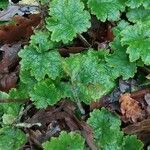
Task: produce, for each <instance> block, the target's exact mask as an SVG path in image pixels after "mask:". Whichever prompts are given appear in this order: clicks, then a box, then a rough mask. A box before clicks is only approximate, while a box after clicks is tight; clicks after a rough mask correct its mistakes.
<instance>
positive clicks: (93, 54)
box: [63, 50, 114, 104]
mask: <svg viewBox="0 0 150 150" xmlns="http://www.w3.org/2000/svg"><path fill="white" fill-rule="evenodd" d="M100 54H101V52H98V51H94V50H89V51H88V52H86V53H85V54H76V55H72V56H70V57H69V58H66V59H65V60H64V61H63V69H64V72H65V73H66V74H67V75H68V76H69V77H70V79H71V84H72V91H73V95H74V97H75V99H79V100H81V101H83V102H85V103H87V104H89V103H90V102H91V101H93V100H97V99H99V98H100V97H101V96H103V95H104V94H106V93H108V92H109V91H110V90H111V89H112V88H113V87H114V82H113V80H112V78H111V70H109V69H110V68H109V67H108V66H106V65H105V63H104V62H103V61H104V59H102V60H101V59H100Z"/></svg>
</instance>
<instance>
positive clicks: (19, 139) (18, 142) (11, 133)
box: [0, 127, 26, 150]
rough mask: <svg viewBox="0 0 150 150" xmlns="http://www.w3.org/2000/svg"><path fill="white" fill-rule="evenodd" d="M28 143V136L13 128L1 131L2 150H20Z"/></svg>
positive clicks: (0, 142)
mask: <svg viewBox="0 0 150 150" xmlns="http://www.w3.org/2000/svg"><path fill="white" fill-rule="evenodd" d="M25 142H26V135H25V134H24V133H23V132H22V131H21V130H20V129H16V128H11V127H4V128H1V129H0V150H20V149H21V148H22V146H23V145H24V144H25Z"/></svg>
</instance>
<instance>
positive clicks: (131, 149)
mask: <svg viewBox="0 0 150 150" xmlns="http://www.w3.org/2000/svg"><path fill="white" fill-rule="evenodd" d="M123 142H124V143H123V150H142V149H143V146H144V144H143V143H142V142H141V141H140V140H138V139H137V137H136V136H135V135H131V136H126V137H125V138H124V141H123Z"/></svg>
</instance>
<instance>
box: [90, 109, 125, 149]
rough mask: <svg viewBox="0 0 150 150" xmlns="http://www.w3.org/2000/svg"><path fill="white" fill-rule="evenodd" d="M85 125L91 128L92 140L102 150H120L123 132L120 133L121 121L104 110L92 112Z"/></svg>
mask: <svg viewBox="0 0 150 150" xmlns="http://www.w3.org/2000/svg"><path fill="white" fill-rule="evenodd" d="M87 123H88V124H89V125H90V126H91V127H92V129H93V132H94V139H95V142H96V144H97V146H98V148H101V149H103V150H109V149H111V150H120V149H121V145H122V139H123V132H120V125H121V121H120V120H119V118H118V117H117V116H116V115H114V114H112V113H111V112H109V111H107V110H106V109H105V108H102V109H101V110H94V111H93V112H92V113H91V114H90V118H89V119H88V121H87Z"/></svg>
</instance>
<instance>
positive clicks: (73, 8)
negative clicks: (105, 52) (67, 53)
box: [46, 0, 91, 43]
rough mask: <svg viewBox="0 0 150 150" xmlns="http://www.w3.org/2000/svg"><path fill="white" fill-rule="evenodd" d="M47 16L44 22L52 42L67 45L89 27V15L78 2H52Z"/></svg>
mask: <svg viewBox="0 0 150 150" xmlns="http://www.w3.org/2000/svg"><path fill="white" fill-rule="evenodd" d="M49 15H50V17H48V18H47V21H46V22H47V29H48V30H49V31H52V35H51V39H52V41H57V42H59V41H63V43H68V42H69V41H72V40H73V38H74V37H76V34H80V33H82V32H85V31H87V29H88V28H89V27H90V26H91V23H90V21H89V20H90V14H89V13H88V11H86V10H84V4H83V2H81V1H80V0H53V1H52V2H51V3H50V10H49Z"/></svg>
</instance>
